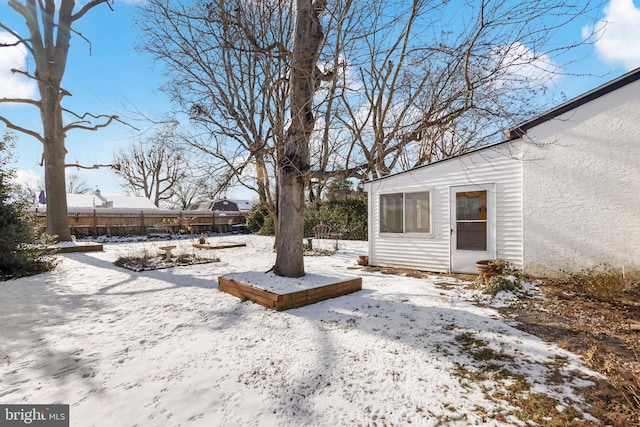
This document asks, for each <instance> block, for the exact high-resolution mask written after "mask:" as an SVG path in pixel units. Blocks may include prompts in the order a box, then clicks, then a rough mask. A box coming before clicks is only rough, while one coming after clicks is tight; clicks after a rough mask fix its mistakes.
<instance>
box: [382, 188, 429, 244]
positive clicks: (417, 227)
mask: <svg viewBox="0 0 640 427" xmlns="http://www.w3.org/2000/svg"><path fill="white" fill-rule="evenodd" d="M380 232H381V233H425V234H429V233H431V193H430V192H429V191H420V192H411V193H389V194H381V195H380Z"/></svg>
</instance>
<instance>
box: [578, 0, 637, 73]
mask: <svg viewBox="0 0 640 427" xmlns="http://www.w3.org/2000/svg"><path fill="white" fill-rule="evenodd" d="M604 13H605V16H604V18H602V19H601V20H600V21H599V22H598V23H597V24H596V25H595V27H593V28H592V27H585V28H583V29H582V34H583V37H584V38H586V37H588V36H589V34H591V31H592V30H594V31H595V32H596V33H597V34H599V36H600V37H599V38H598V39H597V40H596V42H595V49H596V53H597V55H598V57H599V58H600V59H601V60H602V61H604V62H605V63H607V64H610V65H614V64H622V65H623V66H624V67H625V68H626V69H627V70H632V69H634V68H636V67H638V66H640V32H639V31H638V28H640V8H638V7H636V6H635V5H634V3H633V0H611V1H610V2H609V4H608V5H607V7H606V8H605V9H604Z"/></svg>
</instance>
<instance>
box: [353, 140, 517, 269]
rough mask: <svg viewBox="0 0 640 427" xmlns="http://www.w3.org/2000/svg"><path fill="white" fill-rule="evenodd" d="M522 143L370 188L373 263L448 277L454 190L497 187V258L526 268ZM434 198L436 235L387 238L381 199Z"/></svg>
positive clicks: (369, 185) (386, 180)
mask: <svg viewBox="0 0 640 427" xmlns="http://www.w3.org/2000/svg"><path fill="white" fill-rule="evenodd" d="M520 150H521V146H520V141H516V142H514V143H505V144H499V145H496V146H493V147H489V148H485V149H482V150H480V151H477V152H475V153H473V154H471V155H468V156H463V157H460V158H454V159H450V160H446V161H443V162H439V163H436V164H433V165H430V166H427V167H422V168H418V169H414V170H411V171H407V172H404V173H401V174H397V175H393V176H390V177H387V178H384V179H381V180H377V181H373V182H370V183H367V184H365V190H366V191H367V192H368V193H369V262H370V264H371V265H377V266H393V267H407V268H415V269H419V270H425V271H436V272H447V271H449V267H450V262H449V255H450V228H451V225H450V208H449V204H450V197H449V195H450V187H451V186H457V185H470V184H495V188H496V197H495V200H496V222H495V224H496V254H495V256H496V257H500V258H505V259H508V260H509V261H511V262H513V263H514V264H516V265H518V266H520V265H522V197H521V194H522V168H521V162H520V160H519V158H520V156H521V151H520ZM414 190H418V191H421V190H429V191H431V192H432V207H431V208H432V212H433V234H432V235H430V236H417V235H415V234H412V235H402V234H399V235H393V236H389V235H381V234H380V232H379V230H380V221H379V209H380V207H379V199H380V197H379V196H380V194H381V193H383V192H389V191H414Z"/></svg>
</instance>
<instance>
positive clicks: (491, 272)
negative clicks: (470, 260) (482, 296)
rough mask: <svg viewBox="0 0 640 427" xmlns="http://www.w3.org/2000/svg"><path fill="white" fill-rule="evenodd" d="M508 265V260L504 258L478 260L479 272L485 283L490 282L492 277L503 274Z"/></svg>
mask: <svg viewBox="0 0 640 427" xmlns="http://www.w3.org/2000/svg"><path fill="white" fill-rule="evenodd" d="M506 267H507V262H506V261H505V260H503V259H500V258H498V259H485V260H480V261H477V262H476V268H477V269H478V274H479V275H480V277H481V278H482V279H483V280H484V282H485V284H487V283H489V281H490V280H491V278H492V277H495V276H501V275H502V274H503V273H504V270H505V268H506Z"/></svg>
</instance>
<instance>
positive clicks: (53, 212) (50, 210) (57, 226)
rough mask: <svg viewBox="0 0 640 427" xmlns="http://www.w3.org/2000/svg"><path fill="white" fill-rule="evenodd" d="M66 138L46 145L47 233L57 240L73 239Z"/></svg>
mask: <svg viewBox="0 0 640 427" xmlns="http://www.w3.org/2000/svg"><path fill="white" fill-rule="evenodd" d="M65 154H66V150H65V148H64V139H59V140H58V141H53V142H50V143H47V144H45V145H44V176H45V192H46V195H47V234H49V235H51V236H54V235H55V236H57V237H56V240H57V241H62V242H64V241H69V240H71V232H70V231H69V220H68V217H69V214H68V210H67V194H66V191H65V189H66V185H65V175H64V172H65V166H64V165H65Z"/></svg>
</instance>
